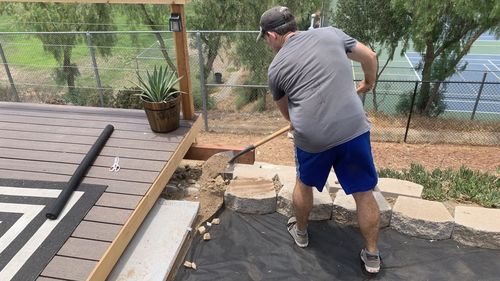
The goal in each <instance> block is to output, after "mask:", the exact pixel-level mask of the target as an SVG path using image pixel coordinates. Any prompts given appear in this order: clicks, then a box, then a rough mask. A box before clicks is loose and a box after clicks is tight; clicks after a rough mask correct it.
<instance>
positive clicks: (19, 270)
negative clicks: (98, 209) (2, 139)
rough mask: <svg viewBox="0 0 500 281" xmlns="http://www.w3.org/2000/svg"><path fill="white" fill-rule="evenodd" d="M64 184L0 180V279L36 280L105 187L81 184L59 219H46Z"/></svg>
mask: <svg viewBox="0 0 500 281" xmlns="http://www.w3.org/2000/svg"><path fill="white" fill-rule="evenodd" d="M65 185H66V183H61V182H46V181H27V180H12V179H0V280H13V281H15V280H20V281H29V280H35V279H36V278H37V277H38V275H39V274H40V272H41V271H42V270H43V269H44V268H45V266H46V265H47V264H48V263H49V261H50V260H51V259H52V257H53V256H54V255H55V254H56V253H57V251H58V250H59V249H60V248H61V247H62V245H63V244H64V242H66V240H67V239H68V237H69V236H70V235H71V233H72V232H73V230H74V229H75V228H76V227H77V226H78V224H79V223H80V221H81V220H82V219H83V218H84V217H85V215H86V214H87V212H88V211H89V210H90V208H92V206H93V205H94V204H95V202H96V201H97V200H98V199H99V197H100V196H101V194H102V193H103V192H104V190H105V189H106V186H102V185H88V184H81V185H80V186H79V188H78V189H77V190H76V191H74V192H73V194H72V196H71V197H70V199H69V200H68V202H67V204H66V206H65V208H64V209H63V210H62V212H61V214H60V215H59V218H58V219H57V220H48V219H46V217H45V213H46V212H47V209H48V208H49V207H50V206H51V204H53V202H54V201H55V199H56V198H57V196H58V195H59V193H60V192H61V190H62V188H64V187H65Z"/></svg>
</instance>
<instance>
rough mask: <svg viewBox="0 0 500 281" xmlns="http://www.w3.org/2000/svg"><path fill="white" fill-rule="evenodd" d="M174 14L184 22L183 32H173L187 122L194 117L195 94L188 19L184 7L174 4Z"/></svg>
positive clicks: (183, 108)
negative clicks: (190, 67) (192, 85)
mask: <svg viewBox="0 0 500 281" xmlns="http://www.w3.org/2000/svg"><path fill="white" fill-rule="evenodd" d="M171 7H172V13H178V14H179V15H180V17H181V20H182V31H181V32H173V35H174V41H175V54H176V61H177V74H178V75H179V77H182V79H181V81H180V82H179V83H180V88H181V89H180V90H181V91H182V92H184V94H183V95H182V115H183V116H184V119H186V120H192V119H193V116H194V103H193V92H192V88H191V76H190V72H189V54H188V45H187V33H186V17H185V16H184V6H183V5H179V4H172V5H171Z"/></svg>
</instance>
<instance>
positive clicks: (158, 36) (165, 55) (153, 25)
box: [141, 4, 177, 72]
mask: <svg viewBox="0 0 500 281" xmlns="http://www.w3.org/2000/svg"><path fill="white" fill-rule="evenodd" d="M141 10H142V12H143V13H144V21H145V22H146V24H148V25H150V27H151V30H153V31H158V28H157V25H156V23H155V22H154V21H153V19H152V18H151V17H149V15H148V11H147V10H146V6H145V5H144V4H141ZM154 34H155V36H156V40H157V41H158V43H159V44H160V51H161V54H162V55H163V58H165V61H166V62H167V64H168V66H169V67H170V69H172V71H174V72H177V67H176V66H175V64H174V63H173V61H172V59H171V58H170V56H169V55H168V53H167V48H166V47H165V42H163V37H162V36H161V34H160V33H159V32H155V33H154Z"/></svg>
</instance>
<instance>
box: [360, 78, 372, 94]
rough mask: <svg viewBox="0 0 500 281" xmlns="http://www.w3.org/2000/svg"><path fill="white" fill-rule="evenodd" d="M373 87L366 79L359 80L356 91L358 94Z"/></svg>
mask: <svg viewBox="0 0 500 281" xmlns="http://www.w3.org/2000/svg"><path fill="white" fill-rule="evenodd" d="M371 89H373V83H370V82H367V81H366V80H361V82H359V84H358V87H357V88H356V92H357V93H358V94H362V93H366V92H368V91H370V90H371Z"/></svg>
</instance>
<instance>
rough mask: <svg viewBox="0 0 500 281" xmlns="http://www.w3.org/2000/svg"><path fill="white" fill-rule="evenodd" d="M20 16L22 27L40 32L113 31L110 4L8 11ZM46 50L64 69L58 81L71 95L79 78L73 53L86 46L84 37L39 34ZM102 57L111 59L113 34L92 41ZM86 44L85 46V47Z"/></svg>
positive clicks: (15, 6) (14, 6) (40, 6)
mask: <svg viewBox="0 0 500 281" xmlns="http://www.w3.org/2000/svg"><path fill="white" fill-rule="evenodd" d="M9 8H10V9H12V11H13V13H14V14H16V15H18V16H19V19H20V21H21V23H22V24H23V25H24V26H26V27H28V28H30V29H34V30H33V31H37V32H62V31H87V30H93V31H109V30H114V25H113V19H112V17H111V6H110V5H108V4H47V3H23V4H11V6H10V7H9ZM36 37H37V38H38V39H40V41H42V42H43V48H44V50H45V51H46V52H49V53H51V54H52V56H53V57H54V58H55V59H56V61H57V62H59V63H60V64H61V65H62V68H57V69H56V70H55V76H56V80H57V81H59V82H65V83H66V84H67V85H68V88H69V93H72V94H74V92H75V79H76V77H77V76H79V75H80V72H79V71H78V66H77V65H76V63H74V62H73V61H72V50H73V48H74V47H76V45H77V44H78V43H81V42H86V38H85V37H84V36H82V35H81V34H70V33H66V34H37V35H36ZM92 41H93V45H94V46H96V49H97V51H98V53H99V54H100V55H101V56H109V55H111V48H109V47H111V46H113V45H114V44H115V43H116V37H115V35H114V34H110V33H105V34H99V36H94V37H93V38H92ZM85 44H86V43H85Z"/></svg>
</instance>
